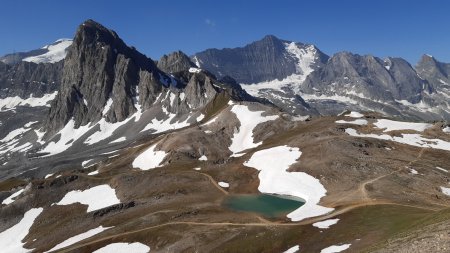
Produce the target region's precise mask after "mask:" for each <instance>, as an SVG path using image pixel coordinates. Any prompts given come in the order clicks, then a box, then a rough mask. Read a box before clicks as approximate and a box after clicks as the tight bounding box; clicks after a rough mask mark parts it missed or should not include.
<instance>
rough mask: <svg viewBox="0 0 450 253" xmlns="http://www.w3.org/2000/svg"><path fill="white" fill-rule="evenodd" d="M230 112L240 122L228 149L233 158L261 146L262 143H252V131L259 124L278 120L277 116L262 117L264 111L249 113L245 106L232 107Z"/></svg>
mask: <svg viewBox="0 0 450 253" xmlns="http://www.w3.org/2000/svg"><path fill="white" fill-rule="evenodd" d="M231 111H232V112H233V113H234V114H235V115H236V117H237V118H238V120H239V121H240V126H239V130H238V131H236V132H235V133H234V135H233V137H232V138H231V145H230V147H229V149H230V150H231V152H233V155H232V156H234V157H238V156H242V155H243V154H237V153H239V152H241V151H244V150H246V149H249V148H254V147H257V146H259V145H261V144H262V142H259V143H255V142H254V140H253V129H254V128H255V127H256V126H257V125H259V124H260V123H263V122H266V121H272V120H275V119H277V118H278V115H273V116H262V113H264V111H250V110H249V109H248V107H247V106H246V105H233V107H232V108H231Z"/></svg>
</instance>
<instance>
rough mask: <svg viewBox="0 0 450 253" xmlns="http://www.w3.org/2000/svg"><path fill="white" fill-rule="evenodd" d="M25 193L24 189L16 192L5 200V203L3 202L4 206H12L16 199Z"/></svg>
mask: <svg viewBox="0 0 450 253" xmlns="http://www.w3.org/2000/svg"><path fill="white" fill-rule="evenodd" d="M23 191H24V189H20V190H18V191H16V192H15V193H13V194H12V195H11V196H9V197H8V198H6V199H5V200H3V201H2V204H4V205H9V204H11V203H12V202H14V201H15V198H16V197H17V196H19V195H20V194H21V193H22V192H23Z"/></svg>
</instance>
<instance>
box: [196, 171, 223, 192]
mask: <svg viewBox="0 0 450 253" xmlns="http://www.w3.org/2000/svg"><path fill="white" fill-rule="evenodd" d="M192 173H197V174H200V175H203V176H205V177H207V178H208V179H209V181H211V183H212V184H213V185H214V186H215V187H216V188H217V189H219V191H221V192H222V193H224V194H225V195H228V194H229V193H228V192H227V191H225V190H224V189H223V188H222V187H220V185H218V184H217V182H216V180H214V178H212V177H211V176H210V175H208V174H206V173H203V172H198V171H192Z"/></svg>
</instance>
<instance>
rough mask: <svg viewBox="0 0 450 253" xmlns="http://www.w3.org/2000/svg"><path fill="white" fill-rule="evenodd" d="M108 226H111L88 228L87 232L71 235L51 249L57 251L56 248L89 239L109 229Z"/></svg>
mask: <svg viewBox="0 0 450 253" xmlns="http://www.w3.org/2000/svg"><path fill="white" fill-rule="evenodd" d="M108 228H109V227H106V228H105V227H103V226H99V227H97V228H94V229H91V230H88V231H86V232H84V233H81V234H79V235H76V236H73V237H70V238H69V239H67V240H65V241H63V242H61V243H59V244H57V245H56V246H55V247H53V248H52V249H50V250H49V251H55V250H58V249H62V248H65V247H67V246H70V245H73V244H75V243H77V242H80V241H82V240H84V239H87V238H90V237H92V236H94V235H96V234H99V233H101V232H103V231H105V230H106V229H108Z"/></svg>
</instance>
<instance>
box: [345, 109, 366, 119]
mask: <svg viewBox="0 0 450 253" xmlns="http://www.w3.org/2000/svg"><path fill="white" fill-rule="evenodd" d="M345 116H347V117H351V118H362V117H364V114H362V113H359V112H354V111H351V112H350V113H349V114H347V115H345Z"/></svg>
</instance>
